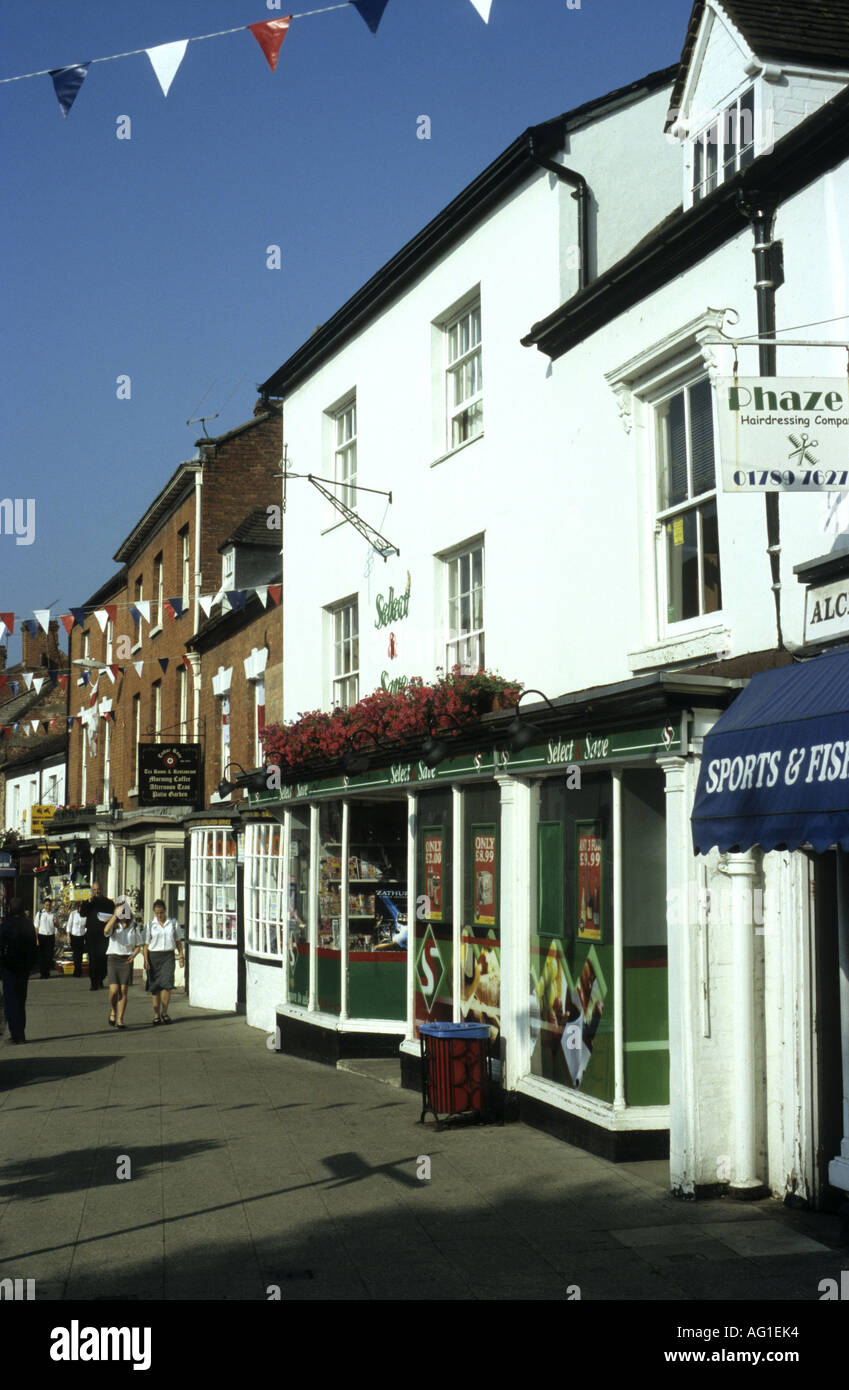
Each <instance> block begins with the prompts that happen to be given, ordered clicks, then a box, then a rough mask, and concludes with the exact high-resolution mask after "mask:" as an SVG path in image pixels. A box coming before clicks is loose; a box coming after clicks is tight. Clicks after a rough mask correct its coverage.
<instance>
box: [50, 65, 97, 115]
mask: <svg viewBox="0 0 849 1390" xmlns="http://www.w3.org/2000/svg"><path fill="white" fill-rule="evenodd" d="M93 61H94V60H93V59H91V58H89V60H88V62H87V63H75V64H73V65H72V66H71V67H67V68H51V70H50V76H51V77H52V78H53V88H54V91H55V92H56V100H57V101H58V102H59V105H60V106H61V108H62V115H63V116H67V114H68V112H69V111H70V109H71V107H72V106H73V104H74V102H75V101H76V99H77V92H78V91H79V90H80V87H81V86H82V85H83V83H84V82H85V80H86V77H87V76H88V70H89V68H90V67H91V64H92V62H93Z"/></svg>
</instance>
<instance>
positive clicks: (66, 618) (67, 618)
mask: <svg viewBox="0 0 849 1390" xmlns="http://www.w3.org/2000/svg"><path fill="white" fill-rule="evenodd" d="M59 621H60V623H61V624H62V626H63V628H64V629H65V631H66V632H67V634H68V636H69V637H70V635H71V628H72V627H73V626H74V623H75V622H76V618H75V617H74V615H73V613H60V614H59Z"/></svg>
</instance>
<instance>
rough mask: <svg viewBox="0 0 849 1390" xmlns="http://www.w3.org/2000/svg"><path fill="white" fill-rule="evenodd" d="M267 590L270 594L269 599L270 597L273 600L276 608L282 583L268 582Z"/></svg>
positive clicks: (278, 604) (278, 603) (281, 590)
mask: <svg viewBox="0 0 849 1390" xmlns="http://www.w3.org/2000/svg"><path fill="white" fill-rule="evenodd" d="M268 592H269V595H270V597H271V599H272V600H273V602H274V607H275V608H278V607H279V606H280V596H281V594H282V593H283V585H282V584H269V586H268Z"/></svg>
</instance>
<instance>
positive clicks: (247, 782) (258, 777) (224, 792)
mask: <svg viewBox="0 0 849 1390" xmlns="http://www.w3.org/2000/svg"><path fill="white" fill-rule="evenodd" d="M231 767H237V768H238V769H239V771H240V773H241V774H242V775H241V777H237V778H236V781H235V782H230V781H229V780H228V778H227V773H228V771H229V769H230V768H231ZM266 785H267V782H266V775H265V768H264V767H259V768H255V769H254V771H253V772H246V771H245V769H244V768H243V767H242V764H241V763H228V764H227V766H226V767H225V769H224V776H223V777H222V778H221V781H220V782H219V783H218V788H217V790H218V795H219V796H220V797H221V800H222V801H223V800H224V798H225V797H228V796H229V795H230V793H231V792H234V791H238V789H239V788H240V787H241V788H242V789H243V790H245V791H249V792H261V791H264V790H265V787H266Z"/></svg>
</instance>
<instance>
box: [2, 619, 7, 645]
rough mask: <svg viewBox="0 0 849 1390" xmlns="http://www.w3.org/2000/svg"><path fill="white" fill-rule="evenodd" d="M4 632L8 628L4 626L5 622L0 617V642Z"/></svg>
mask: <svg viewBox="0 0 849 1390" xmlns="http://www.w3.org/2000/svg"><path fill="white" fill-rule="evenodd" d="M6 632H8V628H7V627H6V624H5V623H4V622H3V619H2V618H0V642H2V641H3V636H4V633H6Z"/></svg>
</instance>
